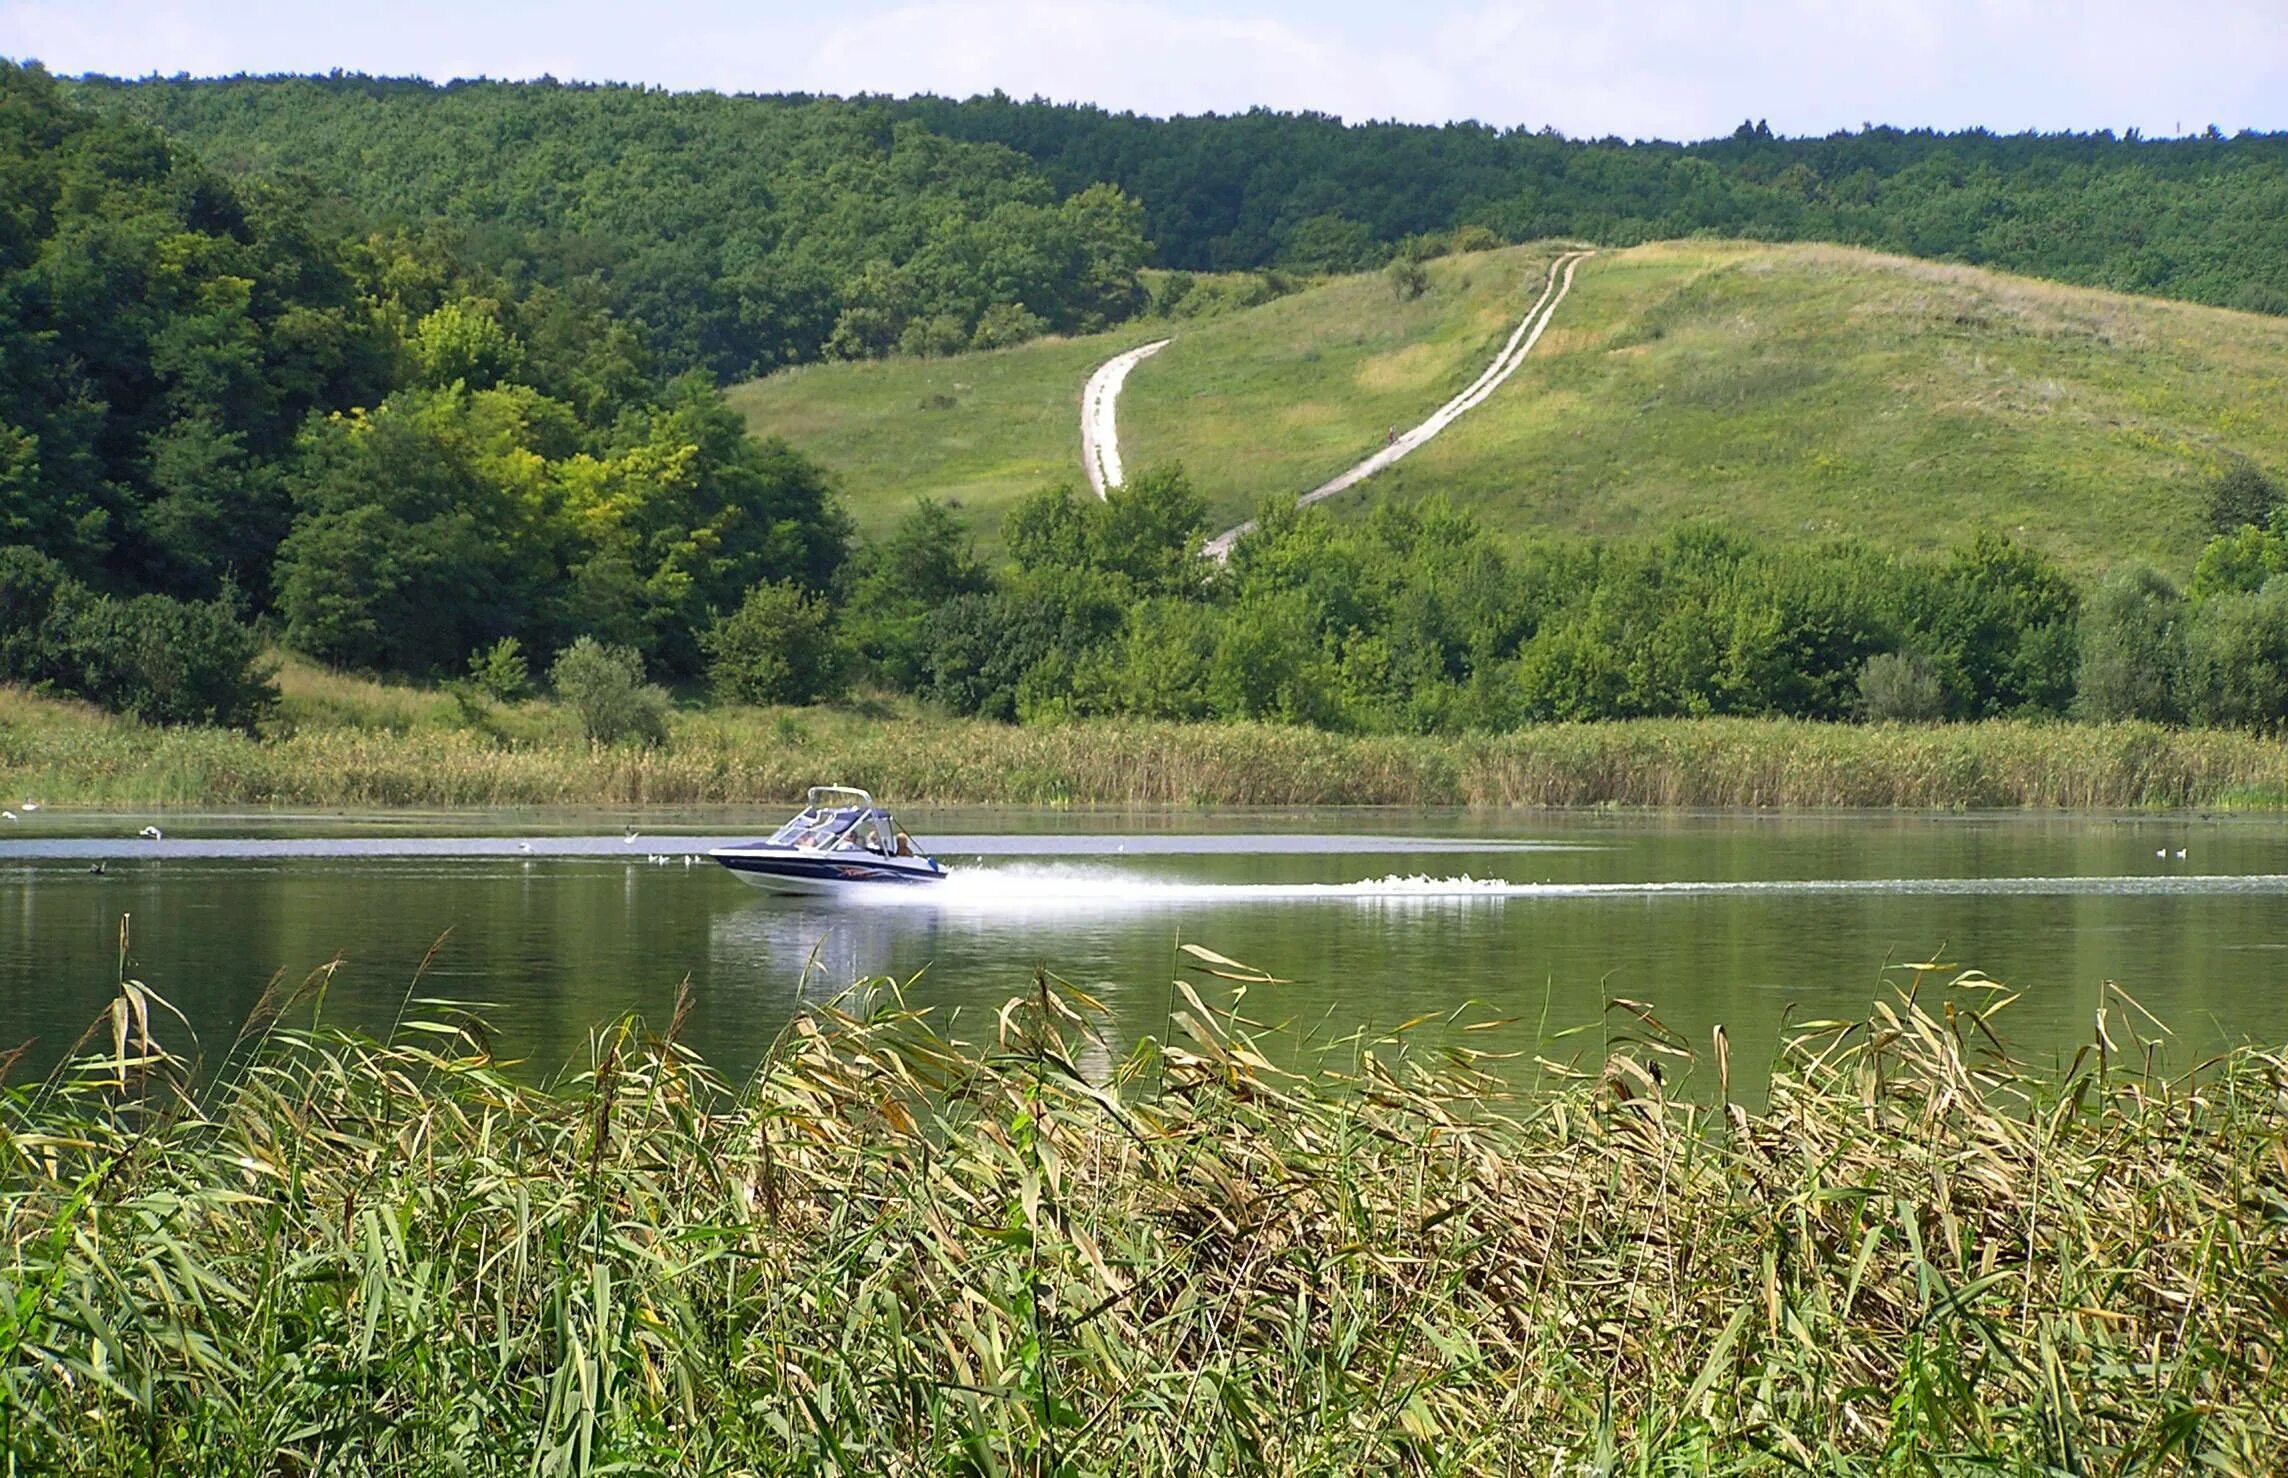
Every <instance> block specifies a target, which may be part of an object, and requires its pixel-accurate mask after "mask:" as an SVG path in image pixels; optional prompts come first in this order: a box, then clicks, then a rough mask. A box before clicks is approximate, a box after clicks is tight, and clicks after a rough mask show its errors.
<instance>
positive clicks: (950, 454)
mask: <svg viewBox="0 0 2288 1478" xmlns="http://www.w3.org/2000/svg"><path fill="white" fill-rule="evenodd" d="M1552 254H1553V248H1551V247H1548V246H1526V247H1514V248H1509V249H1506V250H1501V251H1492V252H1485V253H1480V254H1474V255H1466V256H1452V257H1446V258H1442V259H1439V260H1437V261H1434V262H1431V263H1430V264H1429V287H1428V289H1427V291H1425V292H1424V293H1423V294H1422V295H1421V296H1420V297H1418V298H1414V299H1412V300H1404V299H1402V298H1401V297H1400V296H1399V295H1398V294H1397V293H1396V292H1395V291H1393V289H1392V288H1391V286H1390V285H1389V284H1388V283H1387V282H1386V281H1385V280H1384V278H1383V277H1382V276H1380V275H1379V274H1376V275H1368V276H1360V277H1347V278H1336V279H1332V280H1329V281H1325V282H1322V283H1320V284H1318V285H1316V286H1313V287H1310V288H1307V289H1305V290H1304V291H1301V292H1298V293H1295V294H1293V295H1290V296H1288V297H1284V298H1280V299H1277V300H1275V301H1273V302H1270V303H1266V304H1263V305H1261V306H1258V307H1254V308H1249V309H1245V310H1242V311H1238V312H1233V313H1229V314H1226V315H1223V316H1220V317H1216V318H1211V319H1206V320H1198V321H1186V320H1174V321H1168V320H1160V321H1139V322H1137V323H1133V324H1130V325H1126V326H1124V327H1123V328H1122V330H1121V331H1119V332H1117V333H1112V334H1105V335H1099V336H1096V337H1093V338H1086V339H1073V340H1058V341H1044V342H1040V343H1035V344H1028V345H1024V346H1022V347H1019V348H1015V349H1009V350H1001V351H996V352H994V353H989V354H971V355H963V356H957V357H954V358H950V359H940V360H894V361H888V362H882V363H872V364H836V365H816V366H810V367H806V368H804V369H800V370H795V371H791V372H788V373H785V374H781V375H775V376H772V377H770V378H768V379H765V380H761V381H757V382H754V383H752V384H749V385H745V386H742V387H740V388H739V389H738V390H737V391H735V392H734V399H735V402H736V404H737V405H738V406H739V408H740V409H741V410H742V411H743V412H744V413H745V414H746V415H747V417H748V419H749V422H750V424H751V425H752V426H753V427H754V428H755V429H756V430H758V431H762V432H776V433H779V434H783V435H785V436H787V437H788V438H789V439H790V440H791V441H793V442H794V443H795V445H796V446H798V447H800V448H801V449H802V450H804V451H805V452H808V453H810V454H811V455H813V456H815V457H817V458H818V459H819V460H821V461H822V462H824V463H825V464H826V465H827V466H828V467H829V468H830V469H832V470H833V471H834V473H835V474H836V476H837V477H838V478H839V480H840V486H841V491H842V494H843V497H844V498H845V500H846V501H847V503H848V504H849V506H850V508H851V510H852V512H853V513H854V514H855V516H856V517H857V519H858V522H859V524H860V526H861V527H862V528H864V529H867V530H868V531H878V530H880V529H883V528H886V527H887V526H889V525H890V524H891V523H893V522H894V521H895V519H896V518H897V516H898V514H899V513H900V512H902V511H903V510H904V509H905V508H906V507H907V506H908V505H909V504H910V502H911V500H912V499H913V498H914V497H915V496H917V495H924V494H926V495H930V496H936V497H944V498H950V499H953V500H957V501H958V502H959V503H960V504H961V506H962V507H963V509H964V510H965V511H966V513H967V514H968V516H969V518H970V521H971V523H972V526H973V527H974V528H975V529H976V530H977V532H978V533H979V535H980V537H981V541H982V542H983V543H984V544H985V545H986V546H987V547H988V549H991V548H993V547H994V546H995V544H996V530H997V527H998V518H999V515H1000V514H1001V512H1002V511H1004V510H1005V509H1006V508H1007V506H1008V505H1009V504H1010V503H1011V502H1012V501H1014V500H1015V499H1016V498H1017V497H1019V496H1021V495H1022V494H1024V493H1025V492H1027V491H1030V490H1031V489H1032V488H1034V487H1036V486H1039V485H1040V484H1041V483H1043V482H1049V481H1057V480H1072V481H1075V482H1077V481H1079V479H1080V476H1081V473H1080V467H1079V446H1080V437H1079V398H1080V390H1081V386H1082V384H1083V383H1084V382H1085V381H1086V379H1087V377H1088V374H1089V371H1090V370H1091V369H1093V368H1094V367H1095V365H1097V364H1098V363H1101V362H1102V361H1103V360H1104V359H1106V358H1108V357H1110V356H1111V355H1112V354H1114V353H1117V352H1119V351H1120V350H1122V349H1125V348H1129V347H1133V346H1134V345H1135V344H1138V343H1142V342H1145V341H1147V340H1149V339H1154V338H1161V337H1169V336H1172V337H1173V339H1174V342H1173V343H1171V344H1170V345H1169V347H1168V348H1167V349H1165V350H1163V351H1162V352H1161V353H1160V354H1159V355H1157V356H1156V357H1154V358H1153V359H1151V360H1148V361H1146V362H1145V363H1144V364H1143V365H1142V366H1140V367H1139V368H1138V369H1137V370H1136V372H1135V373H1134V374H1132V375H1131V376H1130V377H1129V380H1128V384H1127V388H1126V390H1125V391H1124V393H1123V395H1122V398H1121V402H1120V417H1119V423H1120V431H1121V450H1122V456H1123V460H1124V461H1125V462H1126V464H1127V465H1128V467H1129V468H1130V469H1132V470H1134V469H1139V468H1145V467H1150V466H1153V465H1156V464H1159V463H1163V462H1168V461H1181V462H1182V463H1183V464H1184V465H1185V467H1186V469H1187V470H1188V471H1189V473H1190V474H1191V477H1192V480H1193V483H1194V485H1195V486H1196V487H1197V488H1198V489H1199V490H1200V491H1201V492H1202V493H1203V494H1204V495H1205V496H1206V498H1207V499H1208V502H1209V505H1210V508H1211V510H1212V512H1213V515H1214V516H1215V518H1216V519H1218V520H1219V521H1220V520H1230V521H1237V520H1238V519H1239V518H1241V517H1244V516H1245V515H1246V514H1247V513H1249V512H1251V511H1252V510H1253V509H1254V507H1255V505H1256V504H1257V503H1258V501H1259V500H1261V499H1264V498H1267V497H1275V496H1288V495H1292V494H1296V493H1300V492H1303V491H1305V490H1307V489H1309V488H1310V487H1312V486H1314V485H1316V484H1317V483H1318V482H1320V481H1322V480H1324V479H1325V478H1326V477H1328V476H1331V475H1332V474H1334V473H1335V472H1338V471H1340V470H1342V469H1343V468H1344V467H1347V466H1349V465H1350V464H1351V463H1352V462H1353V461H1355V460H1357V459H1358V458H1361V457H1364V456H1366V455H1368V454H1370V453H1371V452H1372V451H1373V450H1375V449H1376V448H1377V447H1379V446H1380V445H1381V443H1382V439H1383V437H1384V435H1385V434H1386V432H1387V431H1388V430H1389V428H1390V427H1392V426H1398V427H1404V426H1407V425H1411V424H1413V423H1414V422H1415V421H1417V420H1419V419H1421V418H1422V417H1423V416H1425V415H1427V414H1429V412H1430V411H1432V410H1433V409H1435V408H1436V407H1437V406H1438V405H1439V404H1440V403H1441V402H1442V401H1444V400H1445V399H1446V398H1447V397H1448V396H1450V395H1452V394H1453V393H1455V392H1456V391H1458V390H1459V389H1461V388H1462V387H1463V386H1464V385H1465V384H1467V383H1468V382H1469V381H1470V380H1471V379H1472V378H1473V377H1474V376H1475V375H1476V374H1477V372H1478V371H1479V370H1480V369H1481V368H1482V367H1483V366H1484V365H1485V363H1486V362H1487V361H1488V360H1489V359H1490V358H1491V357H1492V355H1493V353H1494V352H1495V350H1496V349H1497V348H1498V346H1499V344H1500V342H1501V340H1502V339H1503V337H1504V336H1506V335H1507V333H1508V332H1509V330H1510V329H1511V328H1512V327H1513V326H1514V325H1515V323H1516V321H1517V319H1518V318H1519V317H1520V316H1522V314H1523V312H1524V310H1525V308H1526V307H1527V306H1529V305H1530V304H1531V303H1532V301H1533V299H1534V298H1535V297H1536V296H1537V295H1538V294H1539V292H1540V290H1541V286H1542V283H1543V280H1544V275H1545V270H1546V265H1547V262H1548V259H1549V257H1550V256H1551V255H1552ZM2284 364H2288V322H2284V321H2282V320H2280V319H2277V318H2268V317H2263V316H2259V315H2255V314H2243V313H2234V312H2229V311H2226V310H2222V309H2215V308H2204V307H2197V306H2192V305H2188V304H2183V303H2173V302H2165V301H2160V300H2156V299H2150V298H2137V297H2129V296H2124V295H2121V294H2116V293H2107V292H2101V291H2097V290H2093V289H2087V288H2078V287H2067V286H2061V285H2058V284H2055V283H2049V282H2043V281H2037V280H2034V279H2030V278H2022V277H2013V276H2010V275H2008V274H2004V273H1998V272H1989V271H1983V270H1979V269H1974V268H1968V267H1958V266H1950V265H1945V264H1938V263H1930V262H1921V261H1913V260H1909V259H1906V258H1900V257H1890V256H1883V255H1880V254H1877V253H1873V252H1866V251H1859V250H1853V249H1846V248H1841V247H1827V246H1768V245H1760V244H1756V243H1740V242H1716V241H1691V242H1671V243H1661V244H1656V245H1651V246H1644V247H1638V248H1633V249H1630V250H1625V251H1608V252H1603V253H1600V254H1599V255H1598V256H1596V257H1593V258H1591V259H1590V260H1589V262H1588V263H1587V264H1585V265H1584V267H1583V268H1582V270H1581V272H1580V274H1579V276H1578V278H1577V279H1576V283H1575V286H1574V289H1573V291H1572V293H1571V295H1570V296H1568V297H1567V299H1566V300H1565V302H1564V304H1563V306H1561V307H1560V308H1559V309H1558V312H1557V315H1556V318H1555V321H1554V322H1553V324H1552V326H1551V328H1550V329H1549V331H1548V333H1547V335H1546V336H1545V337H1544V338H1543V339H1542V341H1541V343H1540V345H1539V347H1537V348H1536V349H1535V351H1534V353H1533V356H1532V357H1531V358H1529V359H1528V360H1527V361H1526V364H1525V367H1524V368H1523V369H1521V370H1520V371H1519V372H1518V374H1517V375H1516V376H1514V377H1513V378H1512V379H1511V380H1510V381H1509V382H1508V383H1507V384H1506V385H1504V386H1503V387H1502V389H1501V390H1500V391H1499V392H1497V393H1496V394H1495V395H1494V396H1493V397H1492V398H1491V399H1489V400H1488V401H1487V402H1486V403H1485V404H1484V405H1482V406H1481V407H1479V408H1478V409H1477V410H1475V411H1473V412H1471V413H1470V414H1469V415H1467V416H1465V417H1463V418H1462V419H1461V420H1460V421H1458V422H1457V423H1456V424H1455V425H1454V426H1453V427H1452V428H1450V429H1449V430H1448V431H1447V432H1446V433H1445V434H1444V435H1443V436H1442V437H1440V438H1439V439H1437V440H1436V441H1433V442H1432V443H1430V444H1429V445H1428V446H1426V447H1424V448H1423V449H1421V450H1420V451H1418V452H1416V453H1415V454H1414V455H1413V456H1412V457H1410V458H1408V459H1407V460H1406V461H1405V462H1403V463H1401V464H1399V466H1397V467H1396V468H1394V469H1392V470H1391V471H1390V472H1388V473H1385V474H1384V475H1382V476H1380V477H1378V478H1376V479H1373V480H1371V481H1369V482H1368V483H1365V484H1363V485H1361V486H1360V487H1359V488H1358V489H1356V490H1355V491H1354V492H1352V493H1348V494H1345V495H1344V496H1343V497H1341V498H1338V499H1336V500H1334V502H1333V504H1331V505H1330V506H1332V507H1335V508H1337V509H1338V510H1339V509H1343V508H1351V509H1356V508H1361V507H1365V506H1369V505H1370V504H1371V502H1372V501H1373V500H1376V499H1379V498H1385V497H1393V496H1396V497H1416V496H1423V495H1427V494H1431V493H1438V494H1443V495H1445V496H1447V497H1449V498H1452V499H1454V500H1455V501H1457V502H1459V503H1461V504H1463V505H1465V506H1467V507H1469V508H1471V509H1473V510H1475V511H1476V512H1477V513H1478V514H1479V515H1480V516H1481V517H1482V518H1483V519H1484V520H1485V521H1486V523H1487V524H1488V525H1489V526H1490V527H1492V528H1494V529H1497V530H1500V531H1503V532H1506V533H1512V534H1516V535H1520V536H1523V535H1528V534H1536V533H1575V534H1597V535H1647V534H1656V533H1658V532H1660V531H1661V530H1662V529H1664V528H1666V527H1668V526H1670V525H1672V524H1674V523H1675V522H1677V521H1679V520H1682V519H1686V518H1692V517H1711V516H1712V517H1717V518H1720V519H1722V520H1724V521H1726V522H1727V523H1730V524H1731V525H1733V526H1735V527H1738V528H1741V529H1743V530H1745V531H1749V532H1754V533H1760V534H1767V535H1775V536H1781V537H1803V538H1826V537H1832V536H1838V535H1849V536H1856V537H1860V538H1865V539H1868V540H1870V541H1873V542H1875V543H1877V544H1878V545H1881V546H1883V547H1886V548H1896V549H1901V550H1916V549H1932V548H1938V547H1942V546H1944V545H1946V544H1948V543H1951V542H1953V541H1955V540H1957V539H1960V538H1962V537H1964V536H1965V535H1967V534H1968V533H1970V532H1972V531H1974V530H1976V529H1979V528H1993V529H1997V530H2000V531H2002V532H2006V533H2009V534H2011V535H2013V536H2015V537H2017V538H2020V539H2022V540H2023V541H2025V542H2027V543H2030V544H2032V545H2034V546H2036V547H2038V548H2040V549H2042V550H2044V551H2045V552H2047V553H2050V554H2052V555H2054V556H2056V557H2057V558H2059V559H2060V560H2061V561H2063V562H2064V563H2065V564H2066V565H2067V566H2068V567H2069V568H2071V569H2073V570H2074V571H2076V572H2077V573H2080V574H2085V575H2086V574H2091V573H2094V572H2096V571H2099V570H2102V569H2103V568H2106V567H2108V566H2110V565H2112V564H2114V563H2116V562H2118V561H2120V560H2123V559H2131V558H2135V559H2143V560H2146V561H2149V562H2152V563H2154V564H2156V565H2158V566H2160V567H2161V568H2164V569H2168V570H2172V571H2175V572H2177V573H2179V574H2180V575H2181V574H2183V573H2185V572H2187V571H2189V570H2190V568H2191V565H2192V561H2193V558H2194V556H2195V555H2196V554H2197V553H2198V552H2199V549H2200V545H2201V542H2202V540H2203V538H2204V535H2205V528H2204V526H2203V523H2202V507H2201V499H2200V493H2199V489H2200V485H2201V484H2202V483H2203V482H2204V481H2205V480H2206V479H2208V478H2210V477H2212V476H2214V475H2215V474H2216V473H2217V472H2218V471H2219V470H2220V469H2221V468H2222V467H2224V466H2225V465H2226V464H2227V462H2228V461H2229V460H2230V459H2231V458H2232V457H2234V456H2246V457H2249V458H2251V459H2253V460H2255V461H2256V462H2257V463H2258V464H2259V465H2262V466H2265V467H2269V468H2272V469H2275V470H2277V469H2280V468H2282V467H2284V466H2288V421H2283V420H2282V419H2281V418H2279V417H2275V416H2268V415H2265V414H2264V413H2263V412H2262V410H2261V407H2264V406H2267V405H2276V404H2279V403H2280V400H2281V397H2282V395H2283V393H2284V391H2288V372H2284V371H2283V369H2282V366H2283V365H2284Z"/></svg>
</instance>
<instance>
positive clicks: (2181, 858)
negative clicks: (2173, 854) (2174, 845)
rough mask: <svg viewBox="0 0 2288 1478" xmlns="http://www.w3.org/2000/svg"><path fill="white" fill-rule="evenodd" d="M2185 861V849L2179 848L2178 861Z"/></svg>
mask: <svg viewBox="0 0 2288 1478" xmlns="http://www.w3.org/2000/svg"><path fill="white" fill-rule="evenodd" d="M2184 859H2185V849H2184V848H2183V847H2179V848H2178V849H2177V860H2178V861H2180V862H2182V861H2184Z"/></svg>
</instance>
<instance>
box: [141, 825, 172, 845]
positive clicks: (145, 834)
mask: <svg viewBox="0 0 2288 1478" xmlns="http://www.w3.org/2000/svg"><path fill="white" fill-rule="evenodd" d="M135 834H136V835H137V836H139V837H141V838H143V840H145V841H147V842H157V841H164V840H165V839H166V836H167V834H166V833H165V832H163V831H161V830H160V829H159V828H158V827H156V826H146V827H144V828H143V829H142V830H141V831H139V832H137V833H135Z"/></svg>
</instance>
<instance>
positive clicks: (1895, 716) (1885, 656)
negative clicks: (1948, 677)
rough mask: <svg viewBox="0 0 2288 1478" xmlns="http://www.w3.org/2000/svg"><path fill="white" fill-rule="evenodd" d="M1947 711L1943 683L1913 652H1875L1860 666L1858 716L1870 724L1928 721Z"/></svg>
mask: <svg viewBox="0 0 2288 1478" xmlns="http://www.w3.org/2000/svg"><path fill="white" fill-rule="evenodd" d="M1945 713H1946V685H1945V684H1944V683H1942V682H1940V681H1939V676H1938V674H1937V673H1936V672H1935V671H1933V670H1932V669H1931V665H1930V663H1929V662H1928V661H1927V660H1926V659H1924V658H1923V657H1922V656H1921V655H1920V654H1919V653H1915V652H1878V653H1876V654H1875V655H1874V656H1872V657H1869V658H1868V659H1867V662H1866V665H1865V666H1863V667H1861V668H1860V669H1859V717H1860V718H1862V719H1864V720H1866V721H1867V722H1868V723H1871V724H1887V723H1928V722H1930V721H1931V720H1932V719H1936V718H1940V717H1943V716H1944V715H1945Z"/></svg>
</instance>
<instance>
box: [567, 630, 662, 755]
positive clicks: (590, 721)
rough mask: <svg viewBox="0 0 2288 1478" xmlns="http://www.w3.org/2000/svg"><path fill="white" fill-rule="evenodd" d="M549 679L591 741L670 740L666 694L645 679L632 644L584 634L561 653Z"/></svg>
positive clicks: (642, 667) (641, 664)
mask: <svg viewBox="0 0 2288 1478" xmlns="http://www.w3.org/2000/svg"><path fill="white" fill-rule="evenodd" d="M548 681H549V683H550V685H551V686H553V687H554V688H555V689H556V696H557V697H559V698H561V699H563V700H564V701H565V702H566V703H568V704H570V705H571V707H572V711H573V712H574V713H575V714H577V715H578V716H579V719H580V732H581V733H583V734H585V735H586V736H587V737H588V741H589V742H590V743H591V744H619V743H622V742H624V741H627V740H634V741H635V742H637V743H640V744H647V745H650V744H664V743H666V742H667V694H666V693H664V692H662V691H661V690H660V689H658V688H656V687H653V686H651V685H650V684H648V683H646V682H645V681H644V663H643V654H642V653H640V652H638V651H636V650H635V649H634V648H633V647H614V646H606V645H605V644H604V643H602V642H600V641H597V640H596V639H595V638H594V637H592V636H584V637H581V638H580V639H579V640H578V641H576V642H574V643H572V645H570V646H568V647H566V648H565V649H564V650H563V651H562V652H561V653H559V654H558V656H557V658H556V664H555V665H554V666H553V667H551V668H549V669H548Z"/></svg>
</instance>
